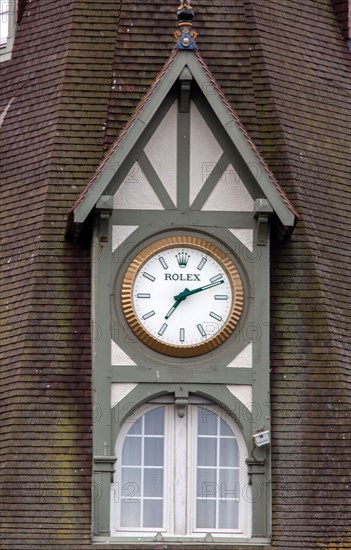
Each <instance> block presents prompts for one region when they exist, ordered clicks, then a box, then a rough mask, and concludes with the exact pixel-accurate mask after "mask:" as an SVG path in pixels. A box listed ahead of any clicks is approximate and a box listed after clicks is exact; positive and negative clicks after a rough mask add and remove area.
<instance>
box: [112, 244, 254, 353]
mask: <svg viewBox="0 0 351 550" xmlns="http://www.w3.org/2000/svg"><path fill="white" fill-rule="evenodd" d="M121 298H122V309H123V313H124V315H125V318H126V320H127V323H128V325H129V327H130V328H131V330H132V331H133V332H134V334H135V335H136V336H137V337H138V338H139V339H140V340H141V341H142V342H143V343H144V344H145V345H146V346H148V347H149V348H151V349H153V350H155V351H157V352H159V353H163V354H165V355H169V356H173V357H194V356H197V355H201V354H204V353H207V352H209V351H211V350H214V349H215V348H217V346H219V345H220V344H222V343H223V342H224V341H225V340H226V339H227V338H228V337H229V336H230V335H231V334H232V332H233V331H234V330H235V327H236V326H237V324H238V322H239V319H240V316H241V314H242V310H243V305H244V290H243V283H242V280H241V277H240V274H239V272H238V269H237V267H236V265H235V264H234V263H233V261H232V260H231V259H230V258H229V257H228V256H227V255H226V254H225V253H224V252H223V250H221V248H220V245H217V244H213V243H212V242H209V241H207V240H205V239H202V238H199V237H197V236H192V235H184V236H183V235H179V236H172V237H166V238H163V239H160V240H158V241H156V242H154V243H152V244H151V245H149V246H146V247H145V248H144V249H143V250H142V251H141V252H139V253H138V254H137V255H136V257H135V258H134V259H133V260H132V262H131V263H130V265H129V267H128V269H127V271H126V273H125V275H124V277H123V281H122V290H121Z"/></svg>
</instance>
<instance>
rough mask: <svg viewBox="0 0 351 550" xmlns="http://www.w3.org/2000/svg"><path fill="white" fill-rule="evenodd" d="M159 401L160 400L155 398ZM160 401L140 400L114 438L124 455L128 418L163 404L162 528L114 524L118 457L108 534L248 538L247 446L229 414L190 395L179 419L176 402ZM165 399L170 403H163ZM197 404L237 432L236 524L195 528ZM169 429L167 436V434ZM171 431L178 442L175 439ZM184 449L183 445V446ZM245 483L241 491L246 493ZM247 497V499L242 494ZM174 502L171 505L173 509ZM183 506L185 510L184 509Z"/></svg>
mask: <svg viewBox="0 0 351 550" xmlns="http://www.w3.org/2000/svg"><path fill="white" fill-rule="evenodd" d="M156 401H158V400H156ZM161 401H162V402H159V403H155V402H153V403H148V404H146V405H143V406H142V407H141V408H140V409H139V410H138V413H137V414H134V415H133V417H132V420H131V419H130V421H129V422H128V421H127V422H126V423H125V424H124V426H123V427H122V429H121V432H120V434H119V436H118V439H117V442H116V456H117V457H121V456H122V448H123V444H124V441H125V437H126V435H127V433H128V431H129V429H130V427H131V424H132V422H133V423H134V422H136V421H137V420H138V419H139V418H140V417H141V416H143V415H144V414H145V413H147V412H149V411H150V410H152V409H154V408H157V407H160V406H164V407H165V437H164V443H165V447H164V488H167V489H166V492H165V496H166V498H165V502H164V522H163V523H164V526H163V528H162V529H161V528H160V529H155V528H147V529H146V528H140V529H134V528H133V530H128V529H123V528H121V527H120V526H119V525H118V521H119V520H118V518H119V517H120V508H121V503H120V501H121V499H120V496H119V480H120V479H121V460H118V459H117V463H116V468H115V475H114V483H113V485H112V487H111V507H110V512H111V518H110V525H111V537H116V538H122V537H123V538H130V537H133V538H135V537H138V538H139V537H141V538H143V537H144V538H147V539H150V537H153V536H155V535H156V534H158V533H160V534H161V535H162V536H163V537H165V538H167V540H169V539H172V537H174V538H176V539H178V540H179V538H181V539H184V540H186V539H191V538H196V539H202V538H205V537H206V536H207V535H208V534H209V533H211V535H212V536H214V537H216V538H217V537H218V539H231V540H235V538H240V539H243V538H245V539H246V538H250V537H251V498H250V494H249V493H250V488H249V485H248V475H247V465H246V462H245V460H246V458H247V449H246V445H245V441H244V438H243V436H242V434H241V431H240V430H239V428H238V427H237V425H236V424H235V422H234V420H233V419H232V417H231V416H229V415H228V414H227V413H226V412H225V411H224V410H223V409H221V408H220V407H218V406H216V405H214V404H212V403H210V402H208V401H207V400H205V402H204V400H199V399H194V400H189V405H188V407H187V413H186V418H179V417H178V415H177V411H176V407H175V405H174V401H173V400H172V401H171V402H169V401H168V400H166V401H164V400H162V399H161ZM167 401H168V402H167ZM198 407H203V408H206V409H208V410H209V411H210V412H213V413H215V414H216V415H217V416H219V417H220V418H221V419H222V420H224V421H225V422H226V423H227V424H228V426H229V427H230V429H231V430H232V431H233V433H234V436H235V437H236V440H237V443H238V447H239V455H240V463H239V467H240V475H239V486H240V502H239V526H238V529H236V530H233V529H206V530H205V529H200V528H196V524H195V521H196V489H197V487H196V476H195V475H192V472H194V470H195V471H196V468H197V410H198ZM167 434H168V435H167ZM175 434H177V435H176V437H177V442H176V444H175ZM186 449H187V450H186ZM185 462H187V463H189V467H188V468H187V472H186V474H185V475H184V464H185ZM244 488H245V495H244ZM245 496H246V498H245ZM172 503H174V510H172ZM185 511H186V512H185Z"/></svg>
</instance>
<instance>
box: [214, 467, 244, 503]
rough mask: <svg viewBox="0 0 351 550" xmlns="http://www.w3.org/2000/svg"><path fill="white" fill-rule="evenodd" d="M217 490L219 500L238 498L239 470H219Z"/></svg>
mask: <svg viewBox="0 0 351 550" xmlns="http://www.w3.org/2000/svg"><path fill="white" fill-rule="evenodd" d="M219 492H220V498H221V500H225V499H227V498H240V485H239V470H232V469H231V468H230V469H228V470H220V471H219Z"/></svg>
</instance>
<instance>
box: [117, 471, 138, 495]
mask: <svg viewBox="0 0 351 550" xmlns="http://www.w3.org/2000/svg"><path fill="white" fill-rule="evenodd" d="M121 485H122V486H121V494H122V496H123V497H128V498H130V499H132V500H133V499H135V498H136V497H140V487H141V469H140V468H122V483H121Z"/></svg>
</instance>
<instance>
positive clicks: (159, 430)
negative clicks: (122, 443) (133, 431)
mask: <svg viewBox="0 0 351 550" xmlns="http://www.w3.org/2000/svg"><path fill="white" fill-rule="evenodd" d="M164 416H165V410H164V407H159V408H158V409H153V410H152V411H150V412H148V413H146V415H145V433H146V434H147V435H163V432H164V428H163V426H164Z"/></svg>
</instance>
